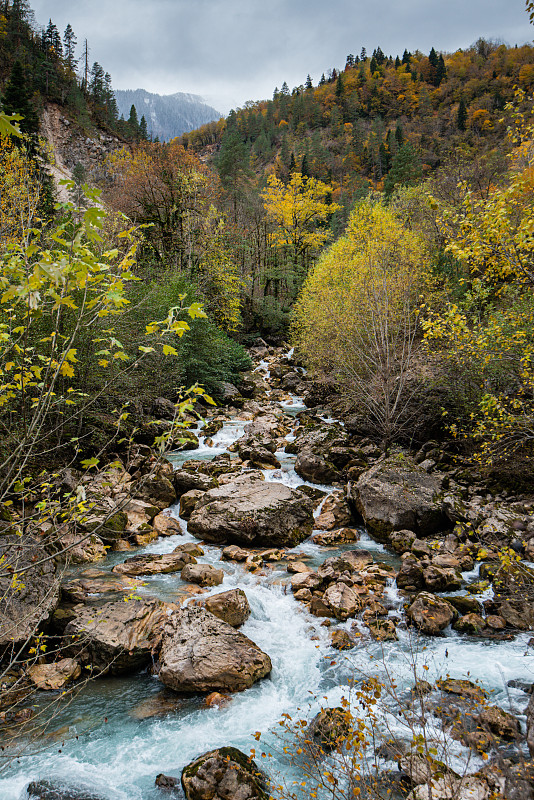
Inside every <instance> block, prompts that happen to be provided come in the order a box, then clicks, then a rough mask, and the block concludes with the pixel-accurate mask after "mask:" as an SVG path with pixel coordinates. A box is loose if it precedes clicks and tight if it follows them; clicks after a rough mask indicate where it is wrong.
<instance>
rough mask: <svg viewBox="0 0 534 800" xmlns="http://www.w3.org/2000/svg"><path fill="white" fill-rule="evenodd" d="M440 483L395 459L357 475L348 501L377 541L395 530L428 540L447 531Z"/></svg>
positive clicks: (407, 460)
mask: <svg viewBox="0 0 534 800" xmlns="http://www.w3.org/2000/svg"><path fill="white" fill-rule="evenodd" d="M443 479H444V476H443V475H442V474H440V473H437V472H434V473H432V475H429V474H428V473H426V472H425V471H424V470H422V469H420V468H419V467H418V465H416V464H415V462H413V461H412V460H411V459H410V458H408V457H403V458H402V459H400V458H399V457H398V456H397V455H395V456H391V457H390V458H388V459H385V460H384V461H381V462H379V463H378V464H375V466H374V467H371V469H369V470H367V471H366V472H364V473H363V474H362V475H360V477H359V478H358V480H357V482H356V483H355V484H354V485H353V486H350V487H349V494H348V497H349V500H350V501H351V502H352V503H353V504H354V506H355V507H356V509H357V511H358V512H359V513H360V514H361V516H362V517H363V520H364V522H365V524H366V525H367V527H368V528H369V530H370V532H371V533H372V535H373V536H375V537H376V538H377V539H380V540H383V541H388V536H389V534H390V533H391V532H392V531H399V530H410V531H414V532H416V533H417V534H418V535H419V536H420V537H423V536H430V535H431V534H433V533H436V532H438V531H441V530H445V529H447V528H449V527H450V522H449V520H448V518H447V517H446V515H445V512H444V510H443V501H442V499H440V492H441V490H442V487H443Z"/></svg>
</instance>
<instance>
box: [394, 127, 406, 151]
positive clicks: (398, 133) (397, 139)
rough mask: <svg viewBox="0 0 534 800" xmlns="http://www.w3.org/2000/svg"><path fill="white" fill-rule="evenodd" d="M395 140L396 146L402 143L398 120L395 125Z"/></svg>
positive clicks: (402, 134) (402, 137) (402, 136)
mask: <svg viewBox="0 0 534 800" xmlns="http://www.w3.org/2000/svg"><path fill="white" fill-rule="evenodd" d="M395 141H396V142H397V147H398V148H400V147H402V145H403V144H404V133H403V131H402V127H401V124H400V122H398V123H397V127H396V128H395Z"/></svg>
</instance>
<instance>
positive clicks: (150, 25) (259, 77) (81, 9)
mask: <svg viewBox="0 0 534 800" xmlns="http://www.w3.org/2000/svg"><path fill="white" fill-rule="evenodd" d="M32 6H33V8H34V10H35V16H36V19H37V22H38V23H40V24H42V25H45V24H46V23H47V22H48V19H49V17H51V18H52V20H53V22H55V24H56V25H57V26H58V28H59V30H60V31H63V30H64V29H65V26H66V25H67V23H68V22H70V24H71V25H72V27H73V28H74V32H75V33H76V35H77V37H78V50H79V51H80V52H81V44H82V40H83V39H84V38H87V40H88V43H89V49H90V60H91V62H93V61H98V62H99V63H100V64H102V66H103V67H104V69H105V70H106V71H108V72H110V73H111V76H112V79H113V85H114V87H115V88H117V89H136V88H142V89H147V90H148V91H151V92H157V93H159V94H171V93H173V92H192V93H194V94H200V95H202V96H203V97H204V98H206V100H208V101H209V102H210V103H211V104H212V105H214V106H215V107H216V108H218V109H220V110H221V111H223V112H227V111H228V110H229V108H231V107H236V106H242V105H243V104H244V103H245V102H246V101H247V100H259V99H263V98H266V97H270V96H271V95H272V91H273V89H274V87H275V86H278V87H280V86H281V84H282V83H283V81H284V80H285V81H287V83H288V85H289V87H290V88H292V87H293V86H296V85H299V84H301V83H303V82H304V80H305V79H306V75H307V73H310V75H311V76H312V78H313V81H314V83H316V82H317V81H318V79H319V78H320V76H321V73H322V72H326V71H327V70H328V69H329V68H331V67H334V66H335V67H343V66H344V63H345V57H346V55H347V54H348V53H354V54H356V53H359V52H360V50H361V48H362V46H363V47H366V48H367V50H368V51H372V50H373V48H375V47H376V46H377V45H380V47H381V48H382V50H383V51H384V52H385V53H386V54H387V55H389V54H392V55H394V56H395V55H396V54H397V53H399V54H402V52H403V50H404V48H405V47H406V48H408V50H416V49H418V48H419V49H420V50H422V51H424V52H428V51H429V50H430V48H431V47H432V46H433V47H435V48H436V49H437V50H444V51H454V50H456V49H458V48H459V47H467V46H468V45H469V44H471V43H472V42H473V41H475V40H476V39H477V38H478V37H479V36H484V37H485V38H491V39H502V40H504V41H506V42H507V43H508V44H511V45H514V44H523V43H524V42H527V41H531V39H532V37H533V35H534V28H532V27H531V26H530V25H529V24H528V18H527V14H526V12H525V10H524V0H402V2H401V1H400V0H382V1H381V2H380V3H376V2H375V3H374V4H373V3H372V2H370V0H270V1H268V0H152V2H146V0H92V2H91V3H88V2H82V3H72V0H33V2H32Z"/></svg>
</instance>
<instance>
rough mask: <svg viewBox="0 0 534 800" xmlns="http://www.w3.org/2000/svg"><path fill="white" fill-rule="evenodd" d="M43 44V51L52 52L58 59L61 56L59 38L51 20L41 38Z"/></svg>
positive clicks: (61, 50) (61, 47)
mask: <svg viewBox="0 0 534 800" xmlns="http://www.w3.org/2000/svg"><path fill="white" fill-rule="evenodd" d="M43 44H44V45H45V49H46V50H47V51H49V50H52V51H53V52H54V55H56V56H57V57H58V58H61V56H62V55H63V46H62V44H61V36H60V35H59V31H58V29H57V28H56V26H55V25H54V23H53V22H52V20H51V19H50V20H49V21H48V27H47V29H46V31H45V34H44V36H43Z"/></svg>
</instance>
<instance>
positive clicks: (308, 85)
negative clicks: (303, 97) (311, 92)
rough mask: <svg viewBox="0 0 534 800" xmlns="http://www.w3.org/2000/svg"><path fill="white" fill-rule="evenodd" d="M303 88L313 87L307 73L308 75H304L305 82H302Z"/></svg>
mask: <svg viewBox="0 0 534 800" xmlns="http://www.w3.org/2000/svg"><path fill="white" fill-rule="evenodd" d="M304 88H305V89H306V90H308V89H313V83H312V79H311V77H310V75H309V74H308V75H307V77H306V83H305V84H304Z"/></svg>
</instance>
